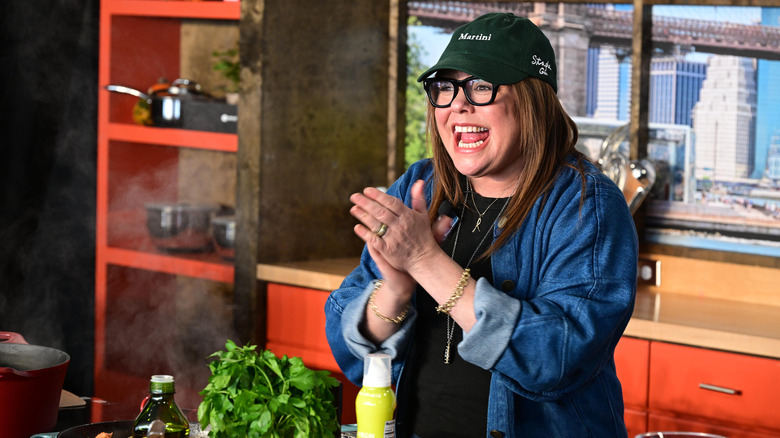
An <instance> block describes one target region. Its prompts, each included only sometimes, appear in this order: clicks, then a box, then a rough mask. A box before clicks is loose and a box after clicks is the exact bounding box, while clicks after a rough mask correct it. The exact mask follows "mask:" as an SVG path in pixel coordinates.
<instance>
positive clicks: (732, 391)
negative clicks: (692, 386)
mask: <svg viewBox="0 0 780 438" xmlns="http://www.w3.org/2000/svg"><path fill="white" fill-rule="evenodd" d="M699 388H701V389H706V390H708V391H715V392H722V393H723V394H729V395H741V394H742V391H740V390H738V389H731V388H724V387H722V386H717V385H710V384H708V383H699Z"/></svg>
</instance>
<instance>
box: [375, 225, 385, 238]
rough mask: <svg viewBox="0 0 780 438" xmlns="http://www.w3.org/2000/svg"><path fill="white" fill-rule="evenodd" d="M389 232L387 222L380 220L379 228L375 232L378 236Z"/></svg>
mask: <svg viewBox="0 0 780 438" xmlns="http://www.w3.org/2000/svg"><path fill="white" fill-rule="evenodd" d="M385 233H387V224H386V223H383V222H380V225H379V229H378V230H376V231H375V232H374V234H376V235H377V237H382V236H384V235H385Z"/></svg>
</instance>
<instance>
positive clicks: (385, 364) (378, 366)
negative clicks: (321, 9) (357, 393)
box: [363, 353, 392, 388]
mask: <svg viewBox="0 0 780 438" xmlns="http://www.w3.org/2000/svg"><path fill="white" fill-rule="evenodd" d="M391 370H392V369H391V368H390V355H389V354H385V353H371V354H368V355H366V360H365V361H364V362H363V386H368V387H370V388H386V387H389V386H390V381H391Z"/></svg>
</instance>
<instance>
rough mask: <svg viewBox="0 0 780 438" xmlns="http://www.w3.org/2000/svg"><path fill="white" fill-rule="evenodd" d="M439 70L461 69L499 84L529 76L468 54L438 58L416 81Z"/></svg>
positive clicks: (509, 67) (498, 63)
mask: <svg viewBox="0 0 780 438" xmlns="http://www.w3.org/2000/svg"><path fill="white" fill-rule="evenodd" d="M488 66H489V67H488ZM439 70H457V71H462V72H464V73H468V74H470V75H472V76H476V77H478V78H480V79H484V80H486V81H488V82H491V83H493V84H499V85H507V84H514V83H516V82H520V81H522V80H523V79H525V78H527V77H528V76H529V75H528V73H526V72H524V71H522V70H518V69H516V68H514V67H511V66H508V65H506V64H504V63H501V62H497V61H496V60H494V59H489V58H486V57H483V56H480V55H475V54H468V56H463V55H459V56H449V57H446V58H442V59H440V60H439V62H437V63H436V64H435V65H434V66H433V67H431V68H429V69H428V70H426V71H425V72H424V73H423V74H421V75H420V77H418V78H417V82H421V81H422V80H423V79H425V78H427V77H429V76H430V75H432V74H434V73H436V72H437V71H439Z"/></svg>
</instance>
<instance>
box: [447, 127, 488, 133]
mask: <svg viewBox="0 0 780 438" xmlns="http://www.w3.org/2000/svg"><path fill="white" fill-rule="evenodd" d="M485 131H487V128H483V127H481V126H455V132H485Z"/></svg>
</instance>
